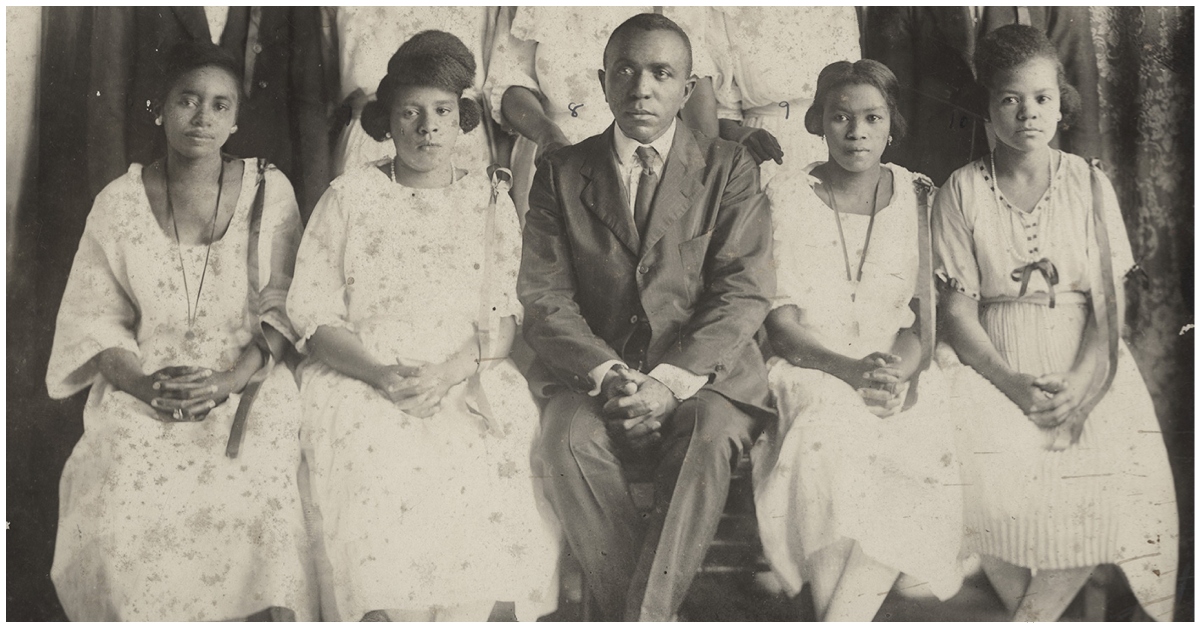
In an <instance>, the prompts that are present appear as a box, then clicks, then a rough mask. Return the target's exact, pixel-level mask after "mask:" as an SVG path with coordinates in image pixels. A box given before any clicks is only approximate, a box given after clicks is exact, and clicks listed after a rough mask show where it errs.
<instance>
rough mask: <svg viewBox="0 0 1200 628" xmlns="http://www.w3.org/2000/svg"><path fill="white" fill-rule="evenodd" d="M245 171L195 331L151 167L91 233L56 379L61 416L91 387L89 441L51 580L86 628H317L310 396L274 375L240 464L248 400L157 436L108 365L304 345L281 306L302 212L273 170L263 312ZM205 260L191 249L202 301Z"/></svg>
mask: <svg viewBox="0 0 1200 628" xmlns="http://www.w3.org/2000/svg"><path fill="white" fill-rule="evenodd" d="M243 163H244V166H245V174H244V176H243V177H242V180H241V181H240V185H241V193H240V194H241V195H240V197H239V200H238V204H237V209H236V211H235V214H234V216H233V218H232V219H231V221H230V224H229V229H228V231H227V232H226V233H225V234H224V236H222V237H221V239H220V240H218V241H216V242H214V243H213V245H212V252H211V259H210V260H209V264H208V271H207V276H206V277H205V279H204V287H203V290H202V291H201V294H200V300H199V312H198V314H197V315H196V320H195V324H194V327H193V328H191V329H189V327H188V306H187V301H186V299H187V296H186V295H185V293H184V284H183V272H185V270H184V269H183V268H181V267H180V263H179V249H178V248H177V244H176V242H175V240H174V238H173V236H171V235H168V232H167V231H165V230H164V229H163V228H162V227H160V225H159V223H158V222H157V220H156V219H155V217H154V214H153V213H152V211H151V209H150V203H149V201H148V200H147V197H146V193H145V186H144V184H143V180H142V167H141V165H139V164H133V165H132V166H130V168H129V171H128V172H127V173H126V174H125V175H124V176H122V177H121V178H119V179H117V180H116V181H114V182H112V183H110V184H109V185H108V186H107V187H106V188H105V189H104V190H103V191H102V192H101V193H100V194H99V196H97V197H96V201H95V204H94V205H93V207H92V211H91V213H90V214H89V215H88V220H87V226H86V227H85V229H84V234H83V239H82V240H81V241H80V243H79V251H78V253H76V256H75V262H74V265H73V266H72V267H71V275H70V278H69V280H68V283H67V288H66V292H65V294H64V295H63V301H62V307H61V308H60V310H59V313H58V322H57V327H56V329H55V335H54V349H53V353H52V355H51V358H50V365H49V369H48V372H47V374H46V385H47V387H48V389H49V392H50V396H52V397H55V398H63V397H67V396H69V395H72V394H74V393H76V392H78V391H80V390H82V389H84V388H87V387H89V386H90V387H91V393H90V394H89V396H88V401H87V406H86V407H85V408H84V411H83V423H84V433H83V437H82V438H81V439H80V441H79V443H78V444H76V445H75V449H74V450H73V451H72V452H71V457H70V459H68V460H67V464H66V468H65V469H64V470H63V476H62V481H61V483H60V487H59V494H60V505H59V519H58V537H57V541H56V545H55V549H54V565H53V567H52V569H51V577H52V579H53V580H54V586H55V589H56V590H57V592H58V597H59V600H60V601H61V602H62V605H63V608H64V610H66V613H67V616H68V617H70V618H71V619H72V620H83V621H88V620H90V621H101V620H140V621H148V620H156V621H157V620H167V621H184V620H206V621H212V620H227V619H237V618H244V617H246V616H248V615H251V614H254V613H258V612H260V611H263V610H265V609H268V608H270V607H283V608H287V609H291V610H292V611H293V612H294V613H295V615H296V618H297V619H299V620H313V619H316V616H317V595H316V583H315V578H313V577H312V575H311V572H312V567H311V561H310V555H309V551H308V545H307V537H306V532H305V524H304V514H303V511H302V509H301V504H300V493H299V490H298V489H297V468H298V467H299V465H300V440H299V427H300V400H299V391H298V390H297V388H296V382H295V379H294V378H293V376H292V374H291V373H290V372H289V371H288V369H287V368H286V367H284V366H276V367H275V368H274V369H273V370H272V371H271V373H270V375H269V376H268V377H267V379H266V380H265V381H264V383H263V385H262V388H261V389H260V390H259V393H258V397H257V399H256V400H255V402H254V405H253V410H252V411H251V412H250V414H249V417H248V419H247V423H246V432H245V436H244V441H243V443H242V445H241V450H240V453H239V455H238V457H237V458H232V459H231V458H228V457H226V455H225V447H226V443H227V442H228V439H229V433H230V427H231V425H232V422H233V417H234V412H235V410H236V409H237V407H238V403H239V401H240V400H241V395H238V394H234V395H231V396H230V397H229V399H228V400H226V401H225V402H224V403H223V404H221V405H220V406H218V407H217V408H215V409H214V410H212V411H211V412H210V413H209V414H208V416H207V418H205V419H204V420H203V421H200V422H196V423H170V422H160V421H159V420H157V419H156V418H155V411H154V410H153V409H151V408H150V406H148V405H146V404H145V403H143V402H142V401H140V400H138V399H136V398H135V397H133V396H132V395H129V394H127V393H125V392H121V391H119V390H117V389H115V388H114V387H113V385H112V384H110V383H109V382H108V381H106V380H105V379H104V377H103V376H102V375H101V374H100V372H99V369H98V367H97V365H96V359H95V358H96V356H97V355H99V354H100V353H101V352H102V351H104V350H106V349H110V348H114V347H115V348H123V349H128V350H129V351H132V352H134V353H136V354H137V355H138V356H139V357H140V358H141V361H142V366H143V370H144V371H145V372H146V373H153V372H155V371H157V370H159V369H161V368H163V367H166V366H173V365H192V366H203V367H208V368H211V369H213V370H225V369H228V368H230V367H232V366H233V365H234V364H235V363H236V361H237V360H238V358H239V356H240V355H241V354H242V351H243V350H244V349H245V347H246V346H247V345H248V344H249V343H251V342H252V338H253V333H254V330H255V328H256V327H257V326H258V325H262V324H269V325H271V326H272V327H274V328H275V329H277V330H279V331H280V332H281V333H283V334H284V335H285V336H288V337H291V338H294V337H295V335H294V333H293V332H292V331H291V326H290V324H289V323H288V321H287V316H286V313H285V311H284V307H283V306H284V300H285V298H286V297H285V295H286V292H287V284H288V281H289V280H290V277H289V275H290V263H288V262H289V261H290V260H291V259H294V255H295V251H296V246H297V245H298V242H299V239H300V229H301V227H300V214H299V212H298V210H297V207H296V199H295V196H294V194H293V192H292V187H291V185H290V184H289V183H288V180H287V178H286V177H284V176H283V175H282V174H281V173H279V172H278V171H277V170H273V169H272V170H268V171H267V177H266V195H265V199H264V204H263V213H262V223H261V224H262V229H261V235H260V245H259V252H260V254H259V259H260V260H262V262H261V263H262V264H264V265H266V264H268V262H267V261H266V260H268V259H270V260H271V262H269V264H270V266H271V269H270V279H269V281H267V282H264V283H263V284H262V285H264V286H265V288H264V289H263V290H261V291H260V292H259V294H257V295H251V294H249V276H248V271H247V246H248V242H249V229H250V208H251V205H252V203H253V200H254V196H255V192H256V189H257V186H256V180H257V167H256V164H255V160H253V159H247V160H244V162H243ZM229 183H231V182H227V184H229ZM205 249H206V247H205V246H204V245H183V247H182V253H183V258H184V260H185V267H186V271H187V272H188V273H189V276H188V282H187V285H188V286H189V287H190V289H191V290H193V291H195V290H196V289H197V287H198V286H199V284H200V275H201V274H202V271H203V268H204V258H205V252H206V251H205ZM260 276H262V275H261V274H260ZM193 294H194V293H193ZM193 298H194V297H193Z"/></svg>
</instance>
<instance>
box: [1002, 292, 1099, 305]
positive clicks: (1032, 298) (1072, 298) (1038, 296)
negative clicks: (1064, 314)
mask: <svg viewBox="0 0 1200 628" xmlns="http://www.w3.org/2000/svg"><path fill="white" fill-rule="evenodd" d="M1056 301H1057V305H1089V304H1090V303H1091V297H1090V296H1089V294H1088V293H1087V292H1078V291H1072V292H1059V293H1056ZM1001 303H1031V304H1033V305H1045V306H1049V305H1050V295H1049V294H1048V293H1045V292H1034V293H1030V294H1026V295H1025V296H1023V297H1015V296H996V297H983V298H982V299H980V300H979V304H980V305H999V304H1001Z"/></svg>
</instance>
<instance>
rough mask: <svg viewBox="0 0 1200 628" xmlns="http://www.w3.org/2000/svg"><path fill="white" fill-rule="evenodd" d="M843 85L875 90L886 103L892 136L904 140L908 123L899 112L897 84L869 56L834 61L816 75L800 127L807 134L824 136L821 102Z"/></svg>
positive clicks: (888, 72)
mask: <svg viewBox="0 0 1200 628" xmlns="http://www.w3.org/2000/svg"><path fill="white" fill-rule="evenodd" d="M844 85H870V86H871V87H874V88H875V89H878V90H879V93H881V94H883V99H884V101H886V102H887V106H888V116H889V117H890V118H891V123H892V128H891V131H892V137H893V138H895V140H896V141H897V142H899V141H900V140H902V139H904V133H905V131H906V130H907V129H908V123H907V122H906V121H905V120H904V116H903V115H901V114H900V105H899V103H900V83H899V81H897V80H896V75H895V74H892V71H891V70H890V69H888V67H887V66H886V65H884V64H882V63H880V62H878V61H875V60H873V59H862V60H861V61H854V62H850V61H834V62H833V63H830V64H829V65H827V66H825V67H824V68H823V69H822V70H821V73H820V74H819V75H817V93H816V95H815V96H813V102H812V105H811V106H809V108H808V111H807V112H805V113H804V128H805V129H806V130H807V131H808V132H809V133H812V134H813V135H824V133H825V128H824V123H823V121H824V118H825V101H826V99H828V98H829V94H830V93H831V92H833V91H834V90H835V89H837V88H839V87H842V86H844Z"/></svg>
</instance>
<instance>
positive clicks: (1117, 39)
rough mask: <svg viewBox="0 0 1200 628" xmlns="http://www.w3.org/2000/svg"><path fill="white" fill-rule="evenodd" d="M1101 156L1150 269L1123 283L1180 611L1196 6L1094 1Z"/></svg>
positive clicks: (1189, 527) (1190, 412)
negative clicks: (1157, 445) (1146, 392)
mask: <svg viewBox="0 0 1200 628" xmlns="http://www.w3.org/2000/svg"><path fill="white" fill-rule="evenodd" d="M1091 12H1092V30H1093V40H1094V43H1095V46H1096V56H1097V64H1098V66H1099V70H1100V85H1099V87H1100V108H1101V121H1100V124H1101V131H1102V136H1103V141H1104V159H1105V161H1106V162H1107V163H1108V164H1109V166H1110V168H1109V176H1110V177H1111V178H1112V180H1113V184H1114V186H1115V187H1116V189H1117V195H1118V197H1119V199H1120V202H1121V210H1122V212H1123V213H1124V216H1125V225H1126V227H1128V229H1129V239H1130V240H1131V242H1132V245H1133V252H1134V255H1135V257H1136V258H1137V260H1138V262H1139V263H1140V264H1141V266H1142V268H1143V269H1144V270H1145V275H1144V276H1142V277H1140V278H1139V277H1135V278H1133V279H1131V280H1130V281H1129V282H1128V283H1127V284H1126V286H1127V289H1128V299H1127V301H1128V303H1129V310H1128V312H1127V317H1126V318H1127V323H1128V325H1129V328H1130V329H1131V335H1130V337H1129V340H1130V346H1131V349H1132V350H1133V354H1134V357H1135V359H1136V360H1137V363H1138V367H1139V368H1140V369H1141V371H1142V375H1143V377H1144V378H1145V379H1146V385H1147V386H1148V387H1149V388H1150V394H1151V395H1152V396H1153V397H1154V404H1155V408H1156V410H1157V412H1158V418H1159V422H1160V423H1161V424H1162V429H1163V436H1164V438H1165V440H1166V443H1167V449H1168V451H1169V452H1170V455H1171V464H1172V467H1173V471H1174V472H1175V481H1176V487H1177V492H1178V495H1179V515H1180V519H1181V521H1180V532H1181V544H1180V550H1181V552H1180V557H1179V571H1180V573H1179V594H1180V596H1179V604H1178V607H1177V610H1176V619H1177V620H1190V619H1192V617H1193V613H1194V606H1195V600H1194V593H1193V587H1194V579H1193V573H1192V562H1193V556H1194V535H1193V521H1194V517H1193V508H1194V504H1193V486H1194V481H1193V473H1194V464H1193V459H1194V410H1195V389H1194V387H1193V374H1194V365H1193V357H1194V351H1195V344H1194V342H1195V341H1194V339H1195V337H1196V331H1195V330H1194V329H1192V330H1186V329H1185V325H1189V324H1191V323H1194V322H1195V318H1194V313H1195V308H1194V300H1193V286H1194V283H1195V274H1194V270H1195V269H1194V267H1193V262H1192V260H1193V251H1194V246H1195V217H1194V211H1195V209H1194V208H1195V205H1194V191H1195V188H1194V183H1193V178H1192V177H1193V172H1194V163H1195V162H1194V148H1195V147H1194V145H1193V120H1194V116H1195V110H1194V108H1195V106H1194V96H1195V91H1194V84H1193V80H1194V79H1193V76H1194V75H1193V68H1194V59H1195V55H1194V38H1195V17H1194V10H1193V9H1192V8H1191V7H1145V8H1142V7H1094V8H1092V9H1091Z"/></svg>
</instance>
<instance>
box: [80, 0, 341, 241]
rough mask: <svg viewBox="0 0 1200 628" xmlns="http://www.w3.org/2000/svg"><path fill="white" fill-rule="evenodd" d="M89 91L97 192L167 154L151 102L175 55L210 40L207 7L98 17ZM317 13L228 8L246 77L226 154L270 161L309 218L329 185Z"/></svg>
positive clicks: (232, 43) (227, 41)
mask: <svg viewBox="0 0 1200 628" xmlns="http://www.w3.org/2000/svg"><path fill="white" fill-rule="evenodd" d="M93 20H94V21H93V25H92V71H91V81H90V85H91V86H90V88H89V91H88V111H87V127H88V171H89V178H90V184H91V188H92V192H93V193H97V192H99V191H100V190H101V189H103V187H104V186H105V185H107V184H108V183H109V182H110V181H112V180H113V179H116V178H117V177H119V176H121V175H122V174H124V173H125V171H126V170H127V169H128V167H129V164H130V163H133V162H138V163H148V162H149V161H153V160H154V159H157V158H158V157H160V156H162V155H163V154H164V153H165V150H166V140H165V139H164V135H163V130H162V127H158V126H155V124H154V117H155V115H154V113H153V111H152V110H151V109H150V107H148V106H147V102H148V101H150V102H153V101H157V99H158V96H159V92H160V90H161V89H162V80H163V72H164V69H165V68H164V65H165V62H166V57H167V54H168V53H169V52H170V50H171V47H172V46H174V45H175V44H178V43H180V42H183V41H191V40H211V38H210V36H209V30H208V21H207V19H206V18H205V16H204V9H203V7H198V6H197V7H136V8H134V7H104V8H98V9H96V10H95V11H94V17H93ZM321 42H322V39H321V14H320V10H319V9H318V8H317V7H293V8H289V7H278V8H277V7H230V8H229V20H228V23H227V24H226V26H225V31H224V33H223V34H222V37H221V47H223V48H225V49H226V50H228V51H229V52H230V53H232V54H233V56H234V58H235V59H237V60H238V62H239V63H240V64H243V71H244V72H245V73H246V78H245V80H244V82H243V85H242V87H243V89H244V91H245V92H246V93H245V94H244V95H243V100H242V103H241V106H240V110H239V112H238V130H237V133H235V134H233V135H232V136H230V138H229V141H228V142H227V143H226V144H225V150H226V151H227V152H229V153H231V154H233V155H235V156H237V157H265V158H267V159H268V160H270V161H271V163H273V164H275V165H276V166H278V167H279V169H280V170H282V171H283V172H284V173H285V174H287V175H288V177H289V178H290V179H291V181H292V185H293V187H295V189H296V196H297V198H298V199H299V201H300V205H301V209H302V211H303V215H304V216H305V217H307V216H308V212H309V211H310V210H311V208H312V206H313V205H314V204H316V202H317V200H318V199H319V198H320V195H321V193H322V192H324V190H325V187H326V186H327V185H328V183H329V154H330V153H329V139H328V133H329V129H328V123H327V116H326V111H325V103H326V100H327V98H326V93H325V92H326V90H325V79H324V74H323V71H324V70H323V69H322V59H321Z"/></svg>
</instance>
